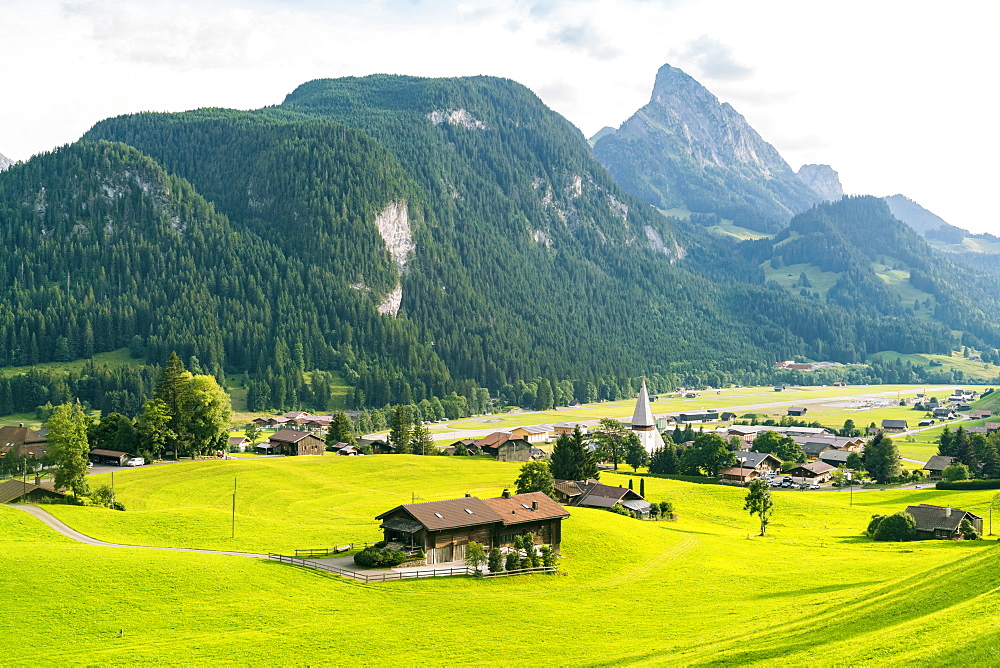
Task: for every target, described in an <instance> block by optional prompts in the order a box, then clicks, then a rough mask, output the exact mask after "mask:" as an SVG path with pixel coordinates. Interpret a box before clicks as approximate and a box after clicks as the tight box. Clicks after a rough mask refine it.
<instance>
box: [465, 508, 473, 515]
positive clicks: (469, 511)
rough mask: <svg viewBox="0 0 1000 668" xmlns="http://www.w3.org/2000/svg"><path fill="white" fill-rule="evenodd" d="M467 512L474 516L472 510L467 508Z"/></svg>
mask: <svg viewBox="0 0 1000 668" xmlns="http://www.w3.org/2000/svg"><path fill="white" fill-rule="evenodd" d="M465 512H467V513H469V514H470V515H472V514H473V513H472V511H471V510H469V509H468V508H466V509H465Z"/></svg>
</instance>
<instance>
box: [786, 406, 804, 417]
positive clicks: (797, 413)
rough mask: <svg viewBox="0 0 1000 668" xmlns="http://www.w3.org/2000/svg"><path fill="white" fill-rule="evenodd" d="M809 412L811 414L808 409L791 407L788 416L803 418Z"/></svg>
mask: <svg viewBox="0 0 1000 668" xmlns="http://www.w3.org/2000/svg"><path fill="white" fill-rule="evenodd" d="M807 412H809V409H808V408H806V407H805V406H789V407H788V415H791V416H793V417H802V416H803V415H805V414H806V413H807Z"/></svg>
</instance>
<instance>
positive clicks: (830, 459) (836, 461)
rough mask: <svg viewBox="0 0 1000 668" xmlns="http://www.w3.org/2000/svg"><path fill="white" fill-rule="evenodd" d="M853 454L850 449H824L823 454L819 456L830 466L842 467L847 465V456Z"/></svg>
mask: <svg viewBox="0 0 1000 668" xmlns="http://www.w3.org/2000/svg"><path fill="white" fill-rule="evenodd" d="M852 454H853V453H851V452H850V451H848V450H824V451H823V454H821V455H820V456H819V460H820V461H821V462H823V463H824V464H829V465H830V466H836V467H841V466H846V465H847V458H848V457H850V456H851V455H852Z"/></svg>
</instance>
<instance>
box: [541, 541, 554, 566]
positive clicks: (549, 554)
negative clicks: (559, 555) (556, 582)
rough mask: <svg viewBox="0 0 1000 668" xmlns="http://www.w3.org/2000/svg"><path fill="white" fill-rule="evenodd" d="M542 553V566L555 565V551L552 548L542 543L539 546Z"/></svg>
mask: <svg viewBox="0 0 1000 668" xmlns="http://www.w3.org/2000/svg"><path fill="white" fill-rule="evenodd" d="M540 551H541V553H542V564H541V565H542V566H548V567H552V566H555V565H556V551H555V550H553V549H552V548H551V547H550V546H548V545H542V547H541V548H540Z"/></svg>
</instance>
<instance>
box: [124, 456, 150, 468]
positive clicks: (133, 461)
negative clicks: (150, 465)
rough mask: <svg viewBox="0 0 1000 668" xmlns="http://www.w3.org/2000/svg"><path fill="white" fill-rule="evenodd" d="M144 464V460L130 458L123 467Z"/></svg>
mask: <svg viewBox="0 0 1000 668" xmlns="http://www.w3.org/2000/svg"><path fill="white" fill-rule="evenodd" d="M145 463H146V460H145V459H143V458H142V457H132V458H131V459H129V460H128V461H127V462H125V466H143V465H145Z"/></svg>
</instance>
